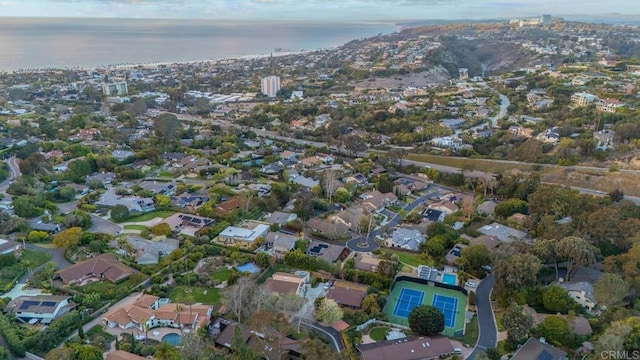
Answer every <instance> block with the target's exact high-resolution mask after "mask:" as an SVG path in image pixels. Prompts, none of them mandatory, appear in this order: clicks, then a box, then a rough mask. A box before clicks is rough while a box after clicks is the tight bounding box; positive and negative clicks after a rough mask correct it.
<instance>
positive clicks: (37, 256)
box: [20, 249, 51, 268]
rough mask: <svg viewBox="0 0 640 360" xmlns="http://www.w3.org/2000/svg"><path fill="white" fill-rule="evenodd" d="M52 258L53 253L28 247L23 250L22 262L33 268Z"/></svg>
mask: <svg viewBox="0 0 640 360" xmlns="http://www.w3.org/2000/svg"><path fill="white" fill-rule="evenodd" d="M50 258H51V255H49V254H47V253H45V252H40V251H35V250H29V249H26V250H24V251H23V252H22V256H21V257H20V262H22V263H23V264H29V266H30V267H31V268H35V267H38V266H40V265H42V264H44V263H46V262H47V261H48V260H49V259H50Z"/></svg>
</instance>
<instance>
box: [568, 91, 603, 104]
mask: <svg viewBox="0 0 640 360" xmlns="http://www.w3.org/2000/svg"><path fill="white" fill-rule="evenodd" d="M596 100H598V97H597V96H595V95H593V94H589V93H586V92H579V93H575V94H573V95H571V102H573V103H575V104H576V105H578V106H587V105H589V104H591V103H593V102H595V101H596Z"/></svg>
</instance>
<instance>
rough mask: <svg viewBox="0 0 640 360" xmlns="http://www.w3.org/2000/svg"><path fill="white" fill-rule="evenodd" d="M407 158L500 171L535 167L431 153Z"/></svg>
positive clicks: (480, 169)
mask: <svg viewBox="0 0 640 360" xmlns="http://www.w3.org/2000/svg"><path fill="white" fill-rule="evenodd" d="M407 160H413V161H422V162H427V163H431V164H437V165H443V166H451V167H455V168H463V167H467V168H469V169H472V170H478V171H484V172H490V173H500V172H503V171H506V170H511V169H520V170H524V171H530V170H532V169H533V165H529V164H510V163H500V162H493V161H490V160H484V159H468V158H461V157H453V156H438V155H429V154H408V155H407Z"/></svg>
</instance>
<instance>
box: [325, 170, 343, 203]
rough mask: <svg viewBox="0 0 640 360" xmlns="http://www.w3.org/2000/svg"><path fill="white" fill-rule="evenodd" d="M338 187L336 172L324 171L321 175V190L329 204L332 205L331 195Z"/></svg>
mask: <svg viewBox="0 0 640 360" xmlns="http://www.w3.org/2000/svg"><path fill="white" fill-rule="evenodd" d="M339 186H340V182H339V181H338V173H337V172H336V171H334V170H326V171H324V172H323V173H322V190H323V191H324V193H325V195H326V196H327V198H328V199H329V203H333V194H335V193H336V190H338V187H339Z"/></svg>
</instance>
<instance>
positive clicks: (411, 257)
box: [383, 249, 424, 267]
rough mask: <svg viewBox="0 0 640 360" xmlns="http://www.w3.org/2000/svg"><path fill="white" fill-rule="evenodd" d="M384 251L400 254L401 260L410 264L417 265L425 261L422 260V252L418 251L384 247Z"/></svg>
mask: <svg viewBox="0 0 640 360" xmlns="http://www.w3.org/2000/svg"><path fill="white" fill-rule="evenodd" d="M383 251H384V252H385V253H391V254H396V255H398V259H399V260H400V262H401V263H403V264H406V265H409V266H414V267H417V266H418V265H421V264H424V261H422V259H421V257H420V254H418V253H409V252H404V251H398V250H392V249H384V250H383Z"/></svg>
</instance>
